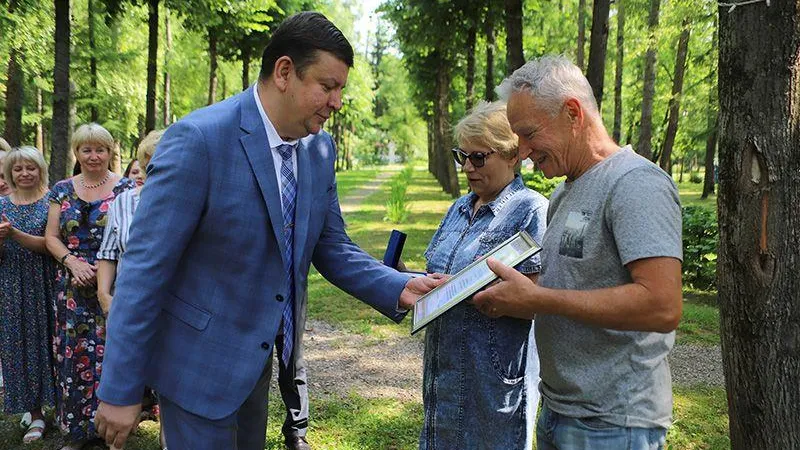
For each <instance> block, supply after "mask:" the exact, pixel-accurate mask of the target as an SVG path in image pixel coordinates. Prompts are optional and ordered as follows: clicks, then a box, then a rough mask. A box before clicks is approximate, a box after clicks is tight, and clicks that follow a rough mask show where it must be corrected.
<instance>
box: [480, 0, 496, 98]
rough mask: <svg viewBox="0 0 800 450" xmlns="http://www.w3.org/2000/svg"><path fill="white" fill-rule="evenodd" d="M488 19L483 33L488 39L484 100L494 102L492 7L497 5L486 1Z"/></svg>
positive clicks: (485, 21)
mask: <svg viewBox="0 0 800 450" xmlns="http://www.w3.org/2000/svg"><path fill="white" fill-rule="evenodd" d="M486 3H487V6H486V19H485V20H484V22H483V33H484V36H485V38H486V75H485V80H486V90H485V91H484V94H483V98H484V100H486V101H487V102H491V101H494V99H495V93H494V51H495V48H496V46H495V33H494V17H495V14H494V8H492V5H493V4H494V3H495V2H493V1H492V0H486Z"/></svg>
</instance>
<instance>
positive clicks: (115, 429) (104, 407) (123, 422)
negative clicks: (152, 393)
mask: <svg viewBox="0 0 800 450" xmlns="http://www.w3.org/2000/svg"><path fill="white" fill-rule="evenodd" d="M141 412H142V404H141V403H137V404H135V405H130V406H116V405H111V404H108V403H105V402H102V401H101V402H100V404H99V405H98V406H97V413H96V414H95V416H94V426H95V429H96V430H97V435H98V436H100V437H101V438H103V439H105V441H106V444H108V445H109V446H110V447H112V448H123V447H124V446H125V441H127V440H128V435H130V434H131V433H132V432H133V430H135V429H136V426H137V425H139V414H140V413H141Z"/></svg>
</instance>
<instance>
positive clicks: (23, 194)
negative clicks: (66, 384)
mask: <svg viewBox="0 0 800 450" xmlns="http://www.w3.org/2000/svg"><path fill="white" fill-rule="evenodd" d="M3 173H4V175H5V179H6V180H8V183H9V185H10V186H11V188H12V189H13V192H12V193H11V195H10V196H8V197H2V198H0V357H2V360H3V375H4V377H3V378H4V381H5V393H4V395H3V400H4V401H3V403H4V410H5V412H6V413H7V414H19V413H25V412H28V413H30V417H31V420H30V422H29V423H27V424H26V428H27V431H26V432H25V436H24V437H23V442H25V443H26V444H27V443H30V442H33V441H36V440H39V439H41V438H42V434H43V433H44V430H45V422H44V416H43V414H42V407H43V406H47V405H52V404H53V388H54V383H53V366H52V363H51V361H52V353H51V347H50V345H51V332H52V325H53V298H52V293H53V280H54V279H55V267H54V264H53V261H52V260H51V259H50V257H49V256H50V255H49V254H48V253H47V247H46V246H45V240H44V230H45V226H46V225H47V211H48V199H47V191H48V190H47V165H46V164H45V161H44V157H43V156H42V154H41V152H39V150H37V149H35V148H33V147H20V148H17V149H14V150H12V151H11V152H9V153H8V155H7V156H6V158H5V160H4V166H3Z"/></svg>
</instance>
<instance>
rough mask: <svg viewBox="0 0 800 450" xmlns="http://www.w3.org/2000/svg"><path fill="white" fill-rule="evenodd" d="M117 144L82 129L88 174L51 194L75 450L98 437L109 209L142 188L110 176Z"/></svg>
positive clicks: (62, 411) (63, 400)
mask: <svg viewBox="0 0 800 450" xmlns="http://www.w3.org/2000/svg"><path fill="white" fill-rule="evenodd" d="M112 148H114V141H113V138H112V137H111V134H109V132H108V131H107V130H106V129H105V128H103V127H101V126H100V125H97V124H93V123H92V124H87V125H83V126H81V127H79V128H78V129H77V130H75V133H74V134H73V137H72V150H73V152H74V153H75V158H76V160H77V161H78V164H80V167H81V174H80V175H77V176H75V177H72V178H70V179H67V180H64V181H60V182H58V183H56V185H55V186H53V189H52V191H51V193H50V210H49V213H48V219H47V231H46V233H45V235H46V239H47V249H48V250H49V251H50V253H51V254H52V255H53V257H54V258H55V259H56V260H57V261H58V262H59V263H60V264H61V267H60V268H59V270H58V274H57V276H56V330H55V337H54V340H53V348H54V352H55V358H56V361H55V367H56V383H57V387H56V418H57V421H58V423H59V425H60V427H61V430H62V432H64V433H65V434H66V435H67V436H66V437H67V444H66V445H65V446H64V447H62V450H75V449H79V448H81V446H82V445H83V444H85V443H86V441H88V440H91V439H94V438H96V437H97V435H96V432H95V428H94V422H93V420H92V419H93V417H94V413H95V411H96V410H97V405H98V399H97V397H96V396H95V391H96V389H97V386H98V385H99V382H100V376H101V373H102V364H103V350H104V346H105V329H106V326H105V315H104V314H103V310H102V309H101V307H100V303H99V302H98V300H97V278H96V273H97V266H96V265H95V259H96V255H97V250H98V249H99V248H100V244H101V243H102V241H103V232H104V230H105V225H106V221H107V218H106V214H107V212H108V208H109V206H110V205H111V203H112V202H113V201H114V199H115V198H116V197H117V195H119V194H121V193H122V192H124V191H126V190H128V189H132V188H134V186H135V184H134V183H133V182H132V181H131V180H129V179H127V178H121V177H120V176H119V175H117V174H115V173H113V172H111V171H109V170H108V167H109V166H108V164H109V161H110V159H111V149H112Z"/></svg>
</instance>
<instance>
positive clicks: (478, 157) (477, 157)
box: [452, 147, 497, 168]
mask: <svg viewBox="0 0 800 450" xmlns="http://www.w3.org/2000/svg"><path fill="white" fill-rule="evenodd" d="M452 152H453V159H455V160H456V162H457V163H458V164H459V165H461V166H463V165H464V164H466V163H467V159H469V162H471V163H472V165H473V166H475V167H476V168H478V167H483V165H484V164H486V158H487V157H488V156H489V155H491V154H492V153H497V152H496V151H495V150H491V151H488V152H472V153H467V152H465V151H464V150H461V149H460V148H458V147H456V148H454V149H453V150H452Z"/></svg>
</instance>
